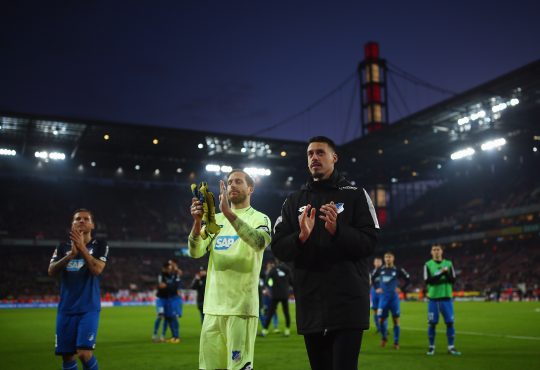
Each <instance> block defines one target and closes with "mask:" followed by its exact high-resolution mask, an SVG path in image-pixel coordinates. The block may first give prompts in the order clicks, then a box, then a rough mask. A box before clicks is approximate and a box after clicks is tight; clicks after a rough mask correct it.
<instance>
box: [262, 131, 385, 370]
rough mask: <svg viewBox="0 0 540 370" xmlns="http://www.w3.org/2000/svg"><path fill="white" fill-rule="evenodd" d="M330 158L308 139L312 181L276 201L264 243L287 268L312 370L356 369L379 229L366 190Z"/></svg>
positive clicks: (330, 149)
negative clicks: (274, 216)
mask: <svg viewBox="0 0 540 370" xmlns="http://www.w3.org/2000/svg"><path fill="white" fill-rule="evenodd" d="M337 160H338V156H337V153H336V150H335V144H334V142H333V141H332V140H331V139H329V138H327V137H324V136H317V137H314V138H311V139H310V140H309V145H308V148H307V162H308V169H309V172H310V174H311V178H310V179H309V180H308V182H307V183H306V184H305V185H304V186H302V188H301V189H300V190H299V191H297V192H295V193H293V194H290V195H289V196H288V197H287V199H286V200H285V202H284V203H283V206H282V209H281V216H280V217H279V218H278V220H277V222H276V226H275V228H274V237H273V238H272V244H271V245H272V252H273V253H274V255H275V256H276V257H277V258H279V259H280V260H282V261H285V262H293V264H294V270H293V277H294V278H293V285H294V291H295V297H296V304H297V306H296V321H297V328H298V333H299V334H302V335H304V342H305V345H306V350H307V354H308V357H309V362H310V365H311V368H312V369H313V370H352V369H357V366H358V355H359V353H360V346H361V343H362V334H363V331H364V330H366V329H368V328H369V260H368V258H369V257H370V256H371V254H372V253H373V251H374V249H375V245H376V242H377V229H378V228H379V224H378V221H377V217H376V215H375V209H374V208H373V204H372V203H371V200H370V198H369V196H368V194H367V192H366V191H365V190H364V189H362V188H357V187H355V186H352V185H351V183H350V182H348V181H347V180H346V179H345V178H344V177H343V176H341V175H340V174H339V173H338V172H337V170H335V169H334V166H335V163H336V162H337Z"/></svg>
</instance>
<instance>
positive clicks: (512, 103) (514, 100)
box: [510, 98, 519, 107]
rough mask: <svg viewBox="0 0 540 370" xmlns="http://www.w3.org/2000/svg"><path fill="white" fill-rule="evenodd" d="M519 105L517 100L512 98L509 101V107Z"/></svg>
mask: <svg viewBox="0 0 540 370" xmlns="http://www.w3.org/2000/svg"><path fill="white" fill-rule="evenodd" d="M518 104H519V99H516V98H513V99H510V105H511V106H512V107H514V106H516V105H518Z"/></svg>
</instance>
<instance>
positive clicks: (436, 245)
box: [431, 244, 444, 251]
mask: <svg viewBox="0 0 540 370" xmlns="http://www.w3.org/2000/svg"><path fill="white" fill-rule="evenodd" d="M435 247H437V248H441V250H443V251H444V246H443V245H442V244H433V245H432V246H431V249H433V248H435Z"/></svg>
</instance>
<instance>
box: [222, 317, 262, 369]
mask: <svg viewBox="0 0 540 370" xmlns="http://www.w3.org/2000/svg"><path fill="white" fill-rule="evenodd" d="M257 326H258V320H257V318H256V317H250V316H229V319H228V320H227V325H226V338H227V369H231V370H248V369H253V360H254V357H255V356H254V354H255V338H257Z"/></svg>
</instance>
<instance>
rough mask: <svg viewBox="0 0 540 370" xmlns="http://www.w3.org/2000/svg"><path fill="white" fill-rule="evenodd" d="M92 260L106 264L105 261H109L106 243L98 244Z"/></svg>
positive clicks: (100, 242)
mask: <svg viewBox="0 0 540 370" xmlns="http://www.w3.org/2000/svg"><path fill="white" fill-rule="evenodd" d="M94 258H97V259H98V260H100V261H103V262H105V263H107V260H108V259H109V245H108V244H107V242H106V241H99V242H98V248H97V250H96V253H95V254H94Z"/></svg>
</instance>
